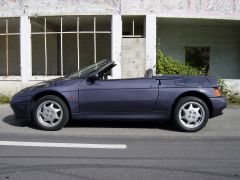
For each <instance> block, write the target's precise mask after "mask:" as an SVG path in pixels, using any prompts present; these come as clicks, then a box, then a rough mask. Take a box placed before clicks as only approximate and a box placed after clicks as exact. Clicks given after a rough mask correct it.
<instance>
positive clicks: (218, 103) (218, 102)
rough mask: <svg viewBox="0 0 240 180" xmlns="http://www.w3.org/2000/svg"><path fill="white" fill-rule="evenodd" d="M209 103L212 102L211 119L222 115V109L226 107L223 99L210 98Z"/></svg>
mask: <svg viewBox="0 0 240 180" xmlns="http://www.w3.org/2000/svg"><path fill="white" fill-rule="evenodd" d="M210 101H211V102H212V108H213V109H212V114H211V118H213V117H216V116H219V115H222V114H223V112H222V111H223V109H225V108H226V107H227V102H226V99H225V97H214V98H210Z"/></svg>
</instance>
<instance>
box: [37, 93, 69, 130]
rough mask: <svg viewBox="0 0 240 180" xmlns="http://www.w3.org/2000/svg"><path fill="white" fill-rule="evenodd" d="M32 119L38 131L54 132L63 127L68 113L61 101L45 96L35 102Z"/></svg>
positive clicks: (51, 96) (55, 97) (54, 97)
mask: <svg viewBox="0 0 240 180" xmlns="http://www.w3.org/2000/svg"><path fill="white" fill-rule="evenodd" d="M33 118H34V121H35V122H36V125H37V126H38V127H39V128H40V129H43V130H48V131H56V130H59V129H61V128H62V127H63V126H65V124H66V123H67V121H68V119H69V112H68V108H67V105H66V104H65V102H64V101H63V100H62V99H60V98H59V97H57V96H53V95H47V96H44V97H42V98H40V99H38V100H37V102H36V104H35V106H34V108H33Z"/></svg>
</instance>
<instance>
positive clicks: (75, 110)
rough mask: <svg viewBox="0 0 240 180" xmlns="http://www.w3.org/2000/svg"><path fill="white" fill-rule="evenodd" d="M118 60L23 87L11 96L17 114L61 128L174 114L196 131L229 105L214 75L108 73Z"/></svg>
mask: <svg viewBox="0 0 240 180" xmlns="http://www.w3.org/2000/svg"><path fill="white" fill-rule="evenodd" d="M114 66H116V64H115V63H114V62H113V61H110V60H102V61H100V62H98V63H96V64H93V65H91V66H88V67H86V68H84V69H82V70H80V71H78V72H76V73H73V74H70V75H68V76H65V77H62V78H58V79H54V80H50V81H45V82H42V83H39V84H36V85H34V86H31V87H28V88H25V89H23V90H21V91H20V92H18V93H17V94H15V95H14V96H13V98H12V100H11V107H12V109H13V111H14V114H15V116H16V118H28V119H32V120H34V121H35V123H36V124H37V126H38V127H39V128H41V129H43V130H59V129H61V128H62V127H64V125H65V124H66V123H67V122H68V120H69V119H77V120H90V119H99V120H101V119H109V120H130V119H135V120H154V121H166V120H171V121H173V123H174V124H175V125H176V126H177V127H178V128H179V130H181V131H187V132H195V131H198V130H200V129H202V128H203V127H204V126H205V125H206V123H207V121H208V119H209V118H212V117H215V116H218V115H221V114H222V110H223V109H224V108H225V107H226V101H225V98H224V97H223V96H222V93H221V90H220V88H219V87H218V85H217V80H216V78H214V77H210V76H182V75H159V76H158V75H157V76H153V73H152V70H151V69H149V70H147V71H146V73H145V75H144V77H142V78H134V79H108V75H109V72H111V69H112V68H113V67H114Z"/></svg>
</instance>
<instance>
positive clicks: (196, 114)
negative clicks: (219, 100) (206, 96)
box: [173, 96, 209, 132]
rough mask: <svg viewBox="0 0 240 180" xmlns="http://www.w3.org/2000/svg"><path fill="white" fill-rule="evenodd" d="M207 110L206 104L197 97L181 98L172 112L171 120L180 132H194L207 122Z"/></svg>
mask: <svg viewBox="0 0 240 180" xmlns="http://www.w3.org/2000/svg"><path fill="white" fill-rule="evenodd" d="M208 118H209V110H208V106H207V105H206V103H205V102H204V101H203V100H201V99H200V98H197V97H192V96H188V97H183V98H181V99H180V100H179V101H178V103H177V105H176V107H175V110H174V114H173V120H174V123H175V125H176V127H177V128H178V129H179V130H180V131H185V132H196V131H199V130H200V129H202V128H203V127H204V126H205V125H206V124H207V121H208Z"/></svg>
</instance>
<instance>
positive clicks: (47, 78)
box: [29, 76, 62, 81]
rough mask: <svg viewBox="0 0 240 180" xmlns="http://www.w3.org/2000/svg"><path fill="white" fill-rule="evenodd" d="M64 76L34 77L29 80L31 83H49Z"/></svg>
mask: <svg viewBox="0 0 240 180" xmlns="http://www.w3.org/2000/svg"><path fill="white" fill-rule="evenodd" d="M59 77H62V76H32V77H30V78H29V81H47V80H51V79H55V78H59Z"/></svg>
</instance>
